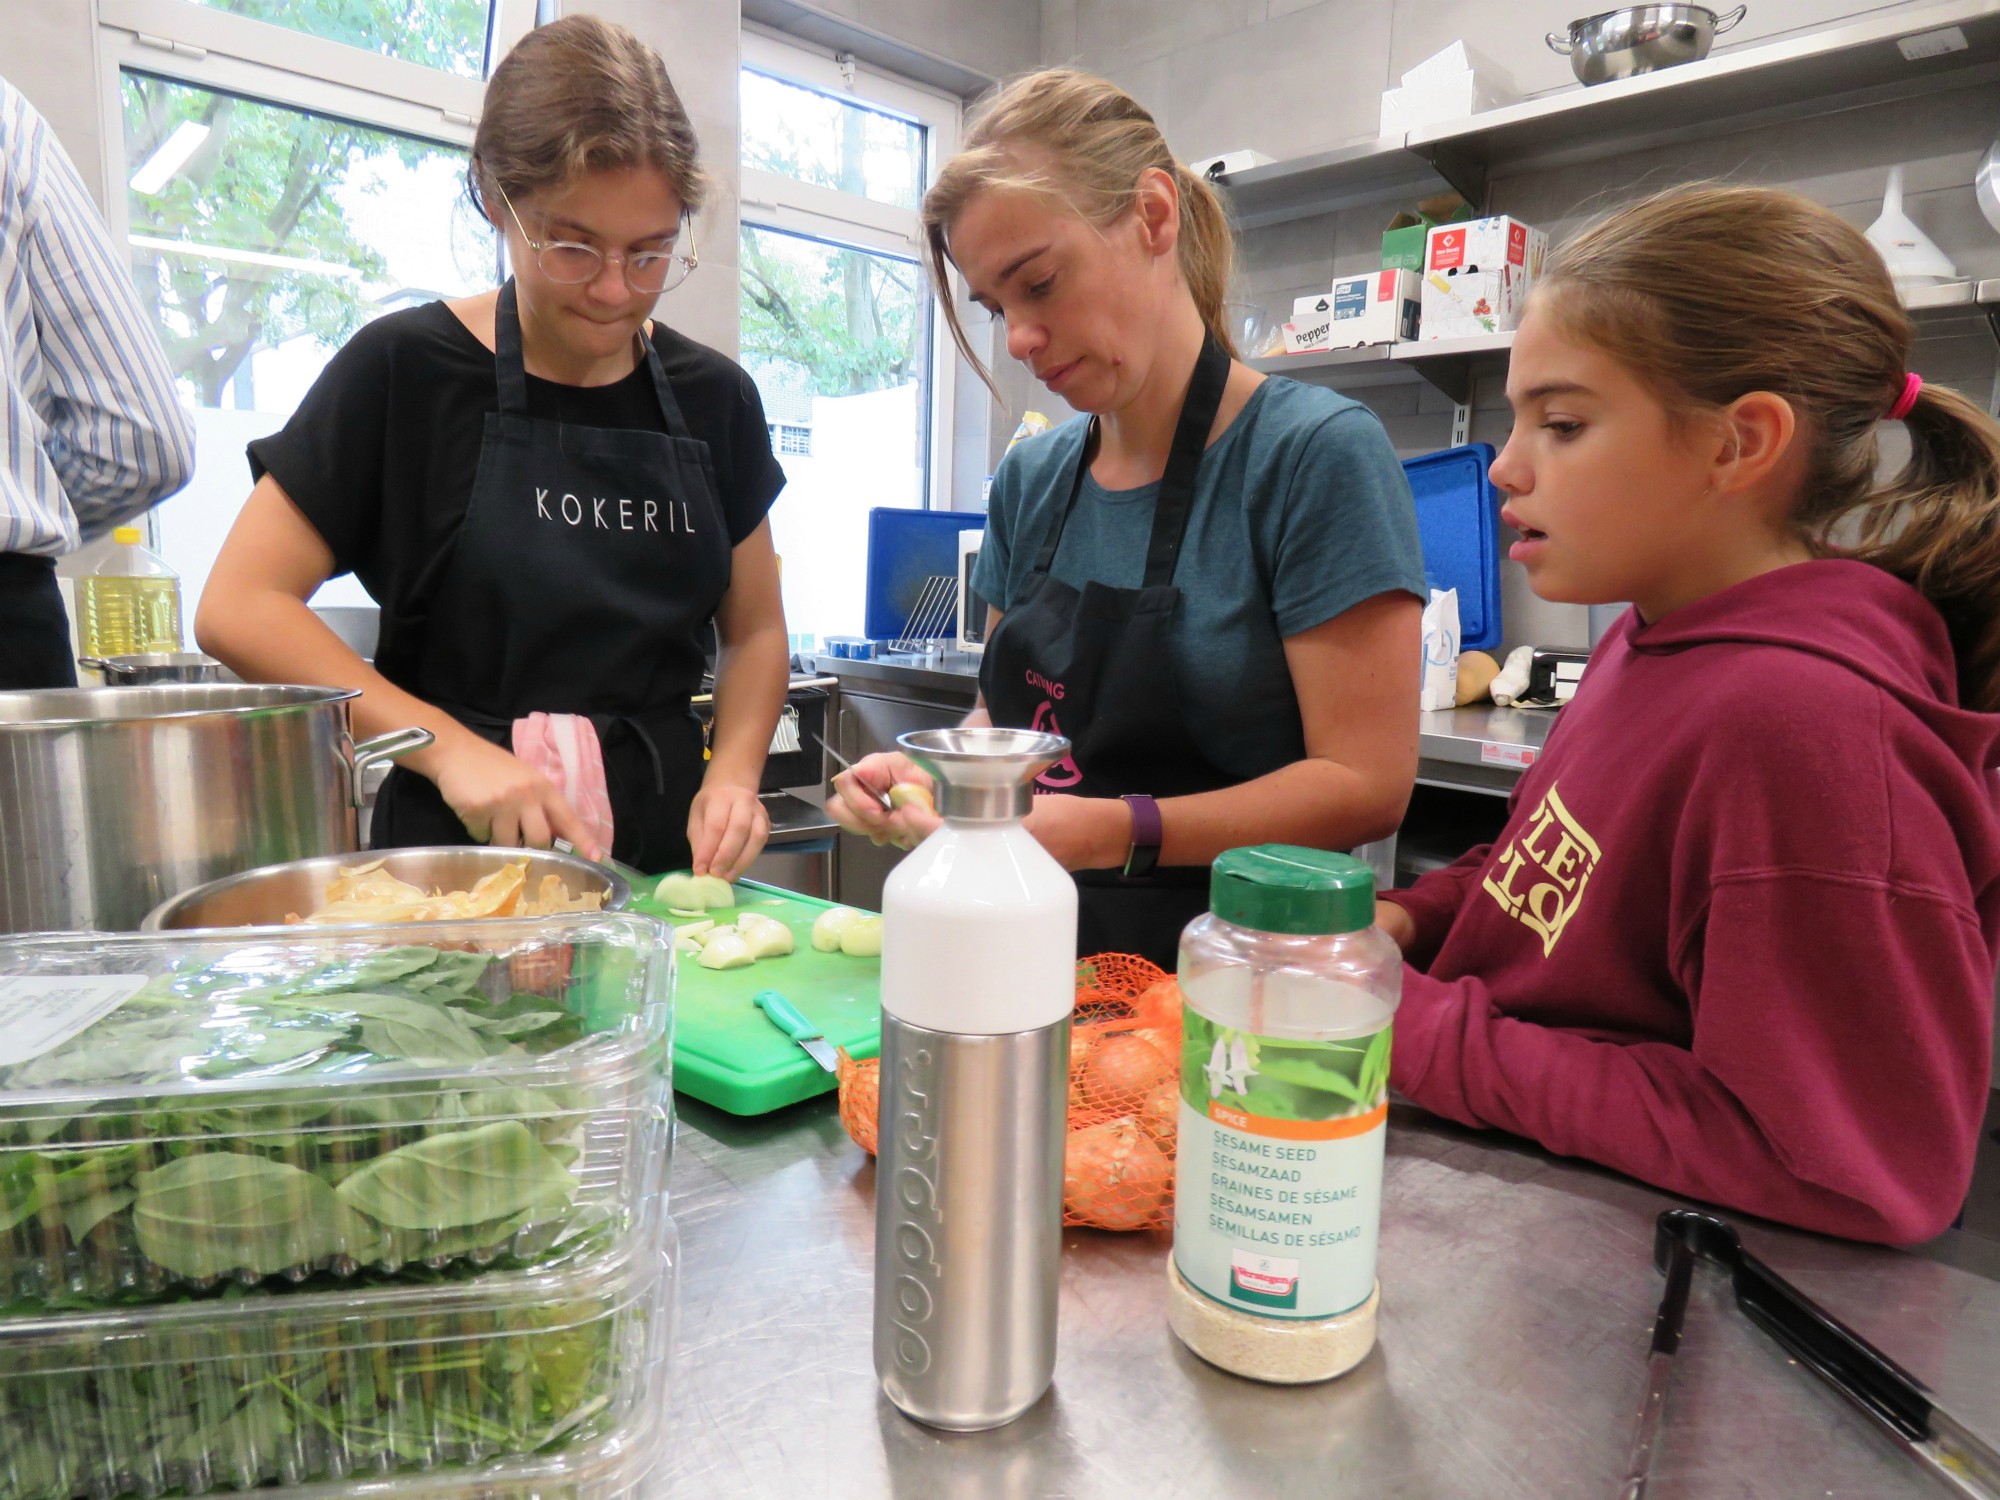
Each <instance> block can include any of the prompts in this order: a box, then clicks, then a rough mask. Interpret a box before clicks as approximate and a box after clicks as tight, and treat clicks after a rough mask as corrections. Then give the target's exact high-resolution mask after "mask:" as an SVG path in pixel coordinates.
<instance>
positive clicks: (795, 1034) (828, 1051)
mask: <svg viewBox="0 0 2000 1500" xmlns="http://www.w3.org/2000/svg"><path fill="white" fill-rule="evenodd" d="M750 1003H751V1004H752V1005H755V1006H756V1007H757V1009H759V1010H761V1011H762V1012H764V1014H765V1015H767V1016H769V1017H770V1018H771V1024H772V1025H773V1026H775V1027H777V1028H778V1030H780V1031H782V1032H784V1034H785V1035H786V1036H788V1037H790V1038H791V1039H792V1040H793V1041H795V1042H797V1043H798V1044H799V1045H800V1046H801V1047H803V1048H805V1049H806V1056H808V1057H810V1058H811V1059H812V1060H813V1061H814V1062H816V1063H818V1064H819V1065H820V1066H821V1067H822V1068H825V1069H826V1070H827V1072H829V1073H832V1072H835V1071H837V1070H838V1068H839V1062H838V1060H837V1059H836V1058H835V1057H834V1054H833V1048H832V1047H830V1046H828V1045H827V1041H826V1038H825V1037H824V1036H822V1035H821V1034H820V1029H819V1028H818V1027H817V1026H815V1025H813V1023H812V1022H810V1021H808V1020H807V1019H806V1018H805V1017H804V1016H802V1015H800V1014H799V1012H798V1007H797V1006H795V1005H793V1004H792V1002H791V1001H789V1000H787V999H786V998H785V997H784V996H783V995H781V994H779V993H778V992H777V991H776V990H759V991H758V992H757V994H756V995H755V996H754V997H753V998H752V1000H751V1002H750Z"/></svg>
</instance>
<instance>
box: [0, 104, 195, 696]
mask: <svg viewBox="0 0 2000 1500" xmlns="http://www.w3.org/2000/svg"><path fill="white" fill-rule="evenodd" d="M193 469H194V430H193V427H192V426H191V425H190V423H189V421H188V416H187V413H186V412H185V411H183V410H182V409H181V404H180V401H179V400H178V399H177V397H176V395H175V392H174V376H173V370H172V369H171V368H170V367H169V365H168V364H167V358H166V355H165V353H164V352H163V351H162V350H161V348H160V343H159V339H158V337H157V336H156V335H155V334H154V332H153V329H152V326H151V324H150V322H149V320H148V319H147V317H146V314H145V311H144V310H143V309H142V308H141V307H140V305H139V298H138V295H137V294H136V293H135V292H134V291H133V289H132V277H131V273H130V271H129V270H128V269H127V268H126V265H125V259H124V256H123V255H122V254H121V253H120V252H119V248H118V246H117V245H116V244H115V243H113V241H112V238H111V233H110V231H109V230H108V229H107V228H106V227H105V223H104V219H103V216H102V215H100V214H99V213H98V211H97V207H96V205H95V204H93V203H92V202H91V200H90V195H89V193H88V192H86V191H85V189H84V186H83V179H82V178H81V177H79V176H78V175H77V170H76V168H75V166H73V165H72V164H71V162H70V159H69V158H68V157H67V156H66V155H64V154H63V149H62V146H61V144H60V143H58V142H57V140H56V138H55V132H54V131H52V130H50V129H49V126H48V123H47V121H45V120H43V119H42V117H41V116H40V115H38V114H37V113H36V112H35V110H34V108H33V107H32V106H31V105H30V104H29V103H28V101H27V100H26V99H24V98H23V97H22V96H21V94H20V92H19V91H18V90H17V89H15V88H14V87H13V86H12V85H10V84H9V83H8V82H7V81H6V79H4V78H0V690H4V689H12V688H36V687H74V686H75V685H76V663H75V661H74V660H73V659H72V658H71V656H70V644H69V623H68V620H67V618H66V616H65V615H64V613H63V605H62V596H61V594H60V593H58V592H57V589H56V568H55V565H56V559H57V558H58V557H60V556H62V555H63V554H64V553H67V552H74V551H75V550H76V549H77V548H78V547H80V546H82V545H83V543H84V542H86V541H89V540H91V539H92V538H94V537H96V536H98V535H100V534H102V533H103V532H105V531H108V530H110V529H111V528H112V527H114V526H118V525H122V524H123V523H125V522H127V521H129V520H131V519H132V518H133V517H134V516H137V515H139V514H140V513H141V512H143V511H145V510H146V509H147V508H148V507H150V506H153V505H156V504H158V503H159V502H160V501H162V500H164V499H165V498H166V497H167V496H169V495H171V494H172V493H173V492H174V491H176V490H178V489H179V488H180V487H181V486H182V485H184V484H186V483H187V481H188V476H189V474H190V473H192V472H193Z"/></svg>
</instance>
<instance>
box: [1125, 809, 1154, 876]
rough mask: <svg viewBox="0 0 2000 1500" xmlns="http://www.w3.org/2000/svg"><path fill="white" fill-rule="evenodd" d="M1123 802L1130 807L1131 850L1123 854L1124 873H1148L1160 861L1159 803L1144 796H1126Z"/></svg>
mask: <svg viewBox="0 0 2000 1500" xmlns="http://www.w3.org/2000/svg"><path fill="white" fill-rule="evenodd" d="M1124 803H1125V805H1126V806H1127V807H1129V808H1131V809H1132V850H1131V852H1130V853H1129V854H1127V855H1126V856H1125V873H1126V875H1127V876H1132V875H1150V874H1152V873H1153V871H1154V869H1155V868H1156V867H1157V866H1158V865H1159V863H1160V840H1161V838H1162V837H1163V836H1164V830H1163V828H1162V825H1161V822H1160V804H1159V803H1157V802H1155V801H1154V800H1153V799H1152V798H1151V797H1145V796H1131V797H1126V798H1125V799H1124Z"/></svg>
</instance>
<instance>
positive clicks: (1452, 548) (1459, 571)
mask: <svg viewBox="0 0 2000 1500" xmlns="http://www.w3.org/2000/svg"><path fill="white" fill-rule="evenodd" d="M1492 465H1493V445H1492V444H1491V443H1467V444H1465V445H1464V446H1463V447H1460V448H1446V449H1445V450H1444V451H1443V452H1441V453H1426V454H1424V455H1423V456H1422V457H1421V458H1406V459H1404V460H1403V472H1404V473H1405V474H1407V475H1409V477H1410V494H1411V496H1412V497H1413V498H1414V499H1415V500H1416V502H1417V537H1418V539H1419V540H1420V541H1421V542H1422V543H1423V549H1424V582H1425V583H1426V584H1427V585H1428V586H1429V587H1431V588H1434V589H1457V590H1458V628H1459V644H1460V646H1461V647H1462V648H1463V649H1465V650H1467V651H1483V650H1487V649H1489V648H1491V647H1494V646H1497V645H1499V644H1500V639H1501V636H1500V504H1501V494H1500V491H1499V489H1498V487H1497V486H1495V485H1494V483H1493V481H1492V480H1491V479H1490V478H1489V477H1488V476H1487V470H1488V469H1490V468H1491V467H1492Z"/></svg>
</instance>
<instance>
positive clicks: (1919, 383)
mask: <svg viewBox="0 0 2000 1500" xmlns="http://www.w3.org/2000/svg"><path fill="white" fill-rule="evenodd" d="M1923 388H1924V377H1923V376H1921V375H1918V374H1916V373H1914V372H1912V373H1911V374H1908V375H1905V376H1904V377H1903V394H1902V395H1900V396H1898V397H1897V398H1896V403H1895V405H1893V406H1891V407H1890V408H1889V410H1888V411H1887V412H1885V413H1884V414H1883V416H1882V420H1883V421H1885V422H1900V421H1902V420H1903V418H1905V417H1907V416H1908V415H1909V414H1910V411H1911V409H1912V408H1913V407H1915V406H1916V404H1917V392H1918V391H1920V390H1922V389H1923Z"/></svg>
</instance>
